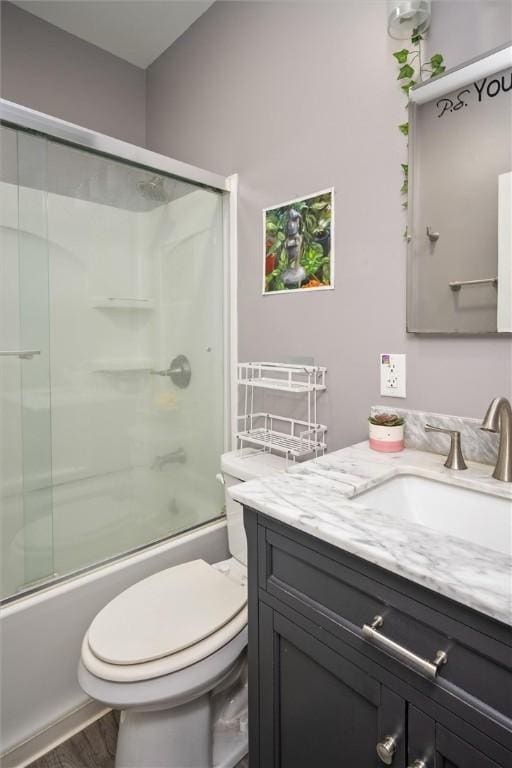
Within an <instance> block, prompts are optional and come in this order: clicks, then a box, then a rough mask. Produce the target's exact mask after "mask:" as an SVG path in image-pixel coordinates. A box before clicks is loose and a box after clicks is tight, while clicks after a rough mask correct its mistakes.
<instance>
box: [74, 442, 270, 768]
mask: <svg viewBox="0 0 512 768" xmlns="http://www.w3.org/2000/svg"><path fill="white" fill-rule="evenodd" d="M284 468H285V460H284V459H281V458H280V457H276V456H273V455H271V454H263V453H259V452H255V451H253V450H251V449H244V450H242V451H234V452H231V453H228V454H224V455H223V456H222V458H221V469H222V475H221V476H220V479H221V480H222V482H223V483H224V485H225V487H229V486H230V485H233V484H235V483H239V482H243V481H245V480H249V479H251V478H253V477H257V476H261V475H265V474H271V473H273V472H276V471H282V470H283V469H284ZM226 518H227V527H228V541H229V549H230V552H231V554H232V557H231V558H230V559H229V560H225V561H222V562H219V563H215V564H213V565H210V564H208V563H206V562H205V561H204V560H201V559H198V560H194V561H189V562H186V563H182V564H180V565H177V566H174V567H173V568H168V569H166V570H164V571H159V572H158V573H155V574H153V575H152V576H149V577H148V578H146V579H143V580H142V581H140V582H138V583H137V584H134V585H133V586H131V587H129V588H128V589H127V590H125V591H124V592H122V593H121V594H119V595H117V597H115V598H114V599H113V600H112V601H111V602H110V603H108V605H106V606H105V608H103V610H101V611H100V612H99V614H98V615H97V616H96V617H95V619H94V620H93V622H92V623H91V625H90V627H89V629H88V631H87V633H86V635H85V637H84V639H83V643H82V652H81V659H80V662H79V668H78V680H79V683H80V685H81V687H82V688H83V690H84V691H85V692H86V693H87V694H88V695H89V696H91V697H92V698H93V699H96V700H97V701H100V702H102V703H103V704H105V705H107V706H109V707H112V708H113V709H119V710H121V718H120V726H119V736H118V744H117V752H116V763H115V765H116V768H233V766H235V765H236V764H237V763H238V762H239V761H240V760H241V758H242V757H243V756H244V755H245V754H246V753H247V732H246V731H247V729H246V722H247V717H246V710H247V703H246V684H245V682H244V681H245V677H246V676H245V674H244V667H245V648H246V645H247V586H246V581H247V571H246V565H247V544H246V539H245V531H244V527H243V510H242V507H241V506H240V505H239V504H238V503H237V502H235V501H233V500H232V499H231V498H230V497H229V496H228V495H227V494H226ZM241 681H242V682H241ZM224 702H225V706H224ZM228 708H229V711H230V713H231V715H232V714H233V711H234V712H235V713H236V712H238V713H239V716H238V717H232V716H231V715H230V717H229V718H226V717H224V716H223V714H222V713H223V712H225V711H227V709H228ZM229 728H231V731H229Z"/></svg>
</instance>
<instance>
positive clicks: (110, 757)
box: [30, 712, 117, 768]
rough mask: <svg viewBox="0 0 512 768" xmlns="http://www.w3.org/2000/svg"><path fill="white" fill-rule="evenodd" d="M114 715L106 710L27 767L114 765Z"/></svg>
mask: <svg viewBox="0 0 512 768" xmlns="http://www.w3.org/2000/svg"><path fill="white" fill-rule="evenodd" d="M116 740H117V715H114V713H113V712H109V714H108V715H105V717H102V718H100V720H96V722H95V723H92V725H90V726H89V727H88V728H86V729H85V730H84V731H80V733H77V734H75V735H74V736H72V737H71V739H68V741H65V742H64V743H63V744H60V746H58V747H56V749H54V750H52V751H51V752H48V754H47V755H44V757H40V758H39V760H36V761H35V763H31V764H30V768H114V759H115V755H116Z"/></svg>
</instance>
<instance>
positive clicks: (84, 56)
mask: <svg viewBox="0 0 512 768" xmlns="http://www.w3.org/2000/svg"><path fill="white" fill-rule="evenodd" d="M1 13H2V15H1V21H2V24H1V32H2V37H1V70H0V75H1V85H0V92H1V95H2V98H4V99H9V100H10V101H16V102H18V103H19V104H23V105H24V106H26V107H30V108H31V109H36V110H39V111H41V112H46V113H48V114H50V115H55V116H56V117H60V118H62V119H63V120H68V121H70V122H72V123H78V124H79V125H83V126H85V127H87V128H92V129H93V130H95V131H100V132H101V133H106V134H108V135H110V136H115V137H116V138H119V139H124V140H125V141H130V142H132V143H134V144H139V145H144V143H145V140H146V125H145V119H146V106H145V87H146V72H145V70H143V69H140V68H139V67H135V66H134V65H133V64H129V63H128V62H126V61H123V60H122V59H119V58H118V57H117V56H113V55H112V54H110V53H107V52H106V51H103V50H102V49H101V48H98V47H97V46H95V45H91V44H90V43H87V42H85V41H84V40H80V39H79V38H78V37H75V36H74V35H70V34H69V33H68V32H64V31H63V30H61V29H59V28H58V27H55V26H53V25H52V24H48V23H47V22H46V21H43V20H42V19H39V18H37V17H36V16H34V15H33V14H31V13H27V12H26V11H22V10H21V9H20V8H17V7H16V6H14V5H11V4H10V3H7V2H2V4H1Z"/></svg>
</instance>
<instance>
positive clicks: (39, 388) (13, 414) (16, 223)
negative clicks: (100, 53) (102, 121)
mask: <svg viewBox="0 0 512 768" xmlns="http://www.w3.org/2000/svg"><path fill="white" fill-rule="evenodd" d="M46 144H47V142H46V140H45V139H44V138H41V137H38V136H34V135H32V134H28V133H23V132H19V131H16V130H14V129H11V128H5V127H2V129H1V149H2V173H1V177H0V191H1V210H2V214H1V216H2V218H1V220H0V239H1V240H0V243H1V252H2V261H1V270H2V279H1V288H0V291H1V295H0V304H1V337H0V347H1V352H2V354H1V356H0V383H1V418H2V430H1V444H0V451H1V476H0V485H1V494H2V514H1V527H2V537H1V541H2V551H1V555H2V557H1V559H2V597H8V596H11V595H13V594H15V593H17V592H19V591H20V590H23V589H25V588H29V587H30V586H32V585H34V584H37V583H38V582H39V581H41V580H46V579H47V578H49V577H50V576H52V575H53V572H54V568H53V527H52V450H51V409H50V347H49V294H48V279H49V263H48V247H47V237H46V235H47V232H46V230H47V217H46V197H47V192H46V189H47V188H46V154H47V147H46Z"/></svg>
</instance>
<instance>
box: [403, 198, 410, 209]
mask: <svg viewBox="0 0 512 768" xmlns="http://www.w3.org/2000/svg"><path fill="white" fill-rule="evenodd" d="M408 207H409V204H408V203H407V200H406V201H405V203H402V208H405V209H407V208H408Z"/></svg>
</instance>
